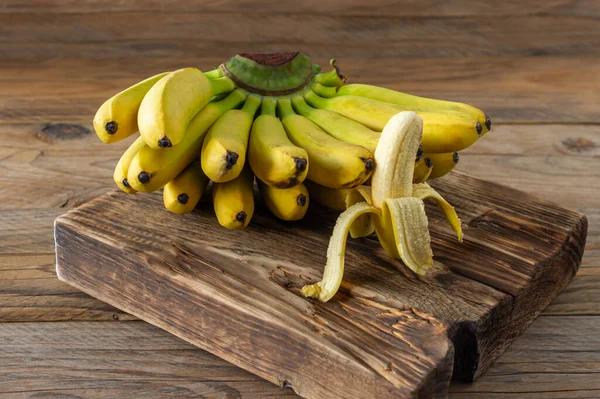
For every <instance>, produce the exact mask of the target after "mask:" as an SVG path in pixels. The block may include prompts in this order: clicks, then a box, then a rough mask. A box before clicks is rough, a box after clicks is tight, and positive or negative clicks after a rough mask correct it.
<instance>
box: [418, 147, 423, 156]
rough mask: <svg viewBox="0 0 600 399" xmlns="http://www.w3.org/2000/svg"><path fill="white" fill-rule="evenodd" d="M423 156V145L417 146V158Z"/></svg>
mask: <svg viewBox="0 0 600 399" xmlns="http://www.w3.org/2000/svg"><path fill="white" fill-rule="evenodd" d="M422 157H423V146H421V145H420V146H419V149H418V150H417V158H418V159H421V158H422Z"/></svg>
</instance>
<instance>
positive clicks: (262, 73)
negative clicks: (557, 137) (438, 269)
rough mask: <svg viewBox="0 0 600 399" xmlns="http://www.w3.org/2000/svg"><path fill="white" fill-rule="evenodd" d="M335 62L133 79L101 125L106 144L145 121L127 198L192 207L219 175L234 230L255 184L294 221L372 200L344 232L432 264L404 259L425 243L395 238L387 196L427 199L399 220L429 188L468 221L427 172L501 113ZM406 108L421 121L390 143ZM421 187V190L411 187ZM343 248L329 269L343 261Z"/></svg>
mask: <svg viewBox="0 0 600 399" xmlns="http://www.w3.org/2000/svg"><path fill="white" fill-rule="evenodd" d="M331 66H332V69H331V70H330V71H328V72H323V73H321V71H320V67H319V66H318V65H315V64H313V63H312V61H311V59H310V58H309V57H308V56H307V55H305V54H303V53H278V54H239V55H236V56H234V57H233V58H232V59H230V60H229V61H227V62H225V63H223V64H221V65H220V66H219V67H218V68H216V69H214V70H211V71H209V72H205V73H203V72H201V71H200V70H198V69H196V68H184V69H180V70H176V71H173V72H165V73H162V74H159V75H156V76H153V77H150V78H148V79H146V80H144V81H142V82H140V83H138V84H136V85H134V86H132V87H130V88H128V89H125V90H124V91H122V92H120V93H118V94H116V95H115V96H114V97H112V98H110V99H108V100H107V101H106V102H105V103H104V104H103V105H102V106H101V107H100V109H99V110H98V112H97V113H96V116H95V117H94V121H93V124H94V129H95V131H96V133H97V135H98V137H99V138H100V139H101V140H102V141H103V142H105V143H114V142H117V141H120V140H123V139H125V138H127V137H129V136H131V135H133V134H135V133H137V132H138V131H139V137H138V138H137V140H135V141H134V142H133V144H132V145H131V146H130V147H129V148H128V149H127V150H126V151H125V153H124V154H123V156H122V157H121V159H120V160H119V162H118V163H117V166H116V168H115V172H114V180H115V183H116V184H117V186H118V187H119V188H120V189H121V190H123V191H124V192H126V193H129V194H132V193H136V192H138V191H139V192H152V191H156V190H159V189H160V188H163V198H164V205H165V207H166V208H167V209H168V210H169V211H171V212H174V213H188V212H191V211H192V210H193V209H194V207H195V206H196V205H197V203H198V201H199V200H200V198H201V196H202V195H203V193H204V192H205V191H206V188H207V186H208V185H209V184H210V183H211V182H212V196H213V206H214V210H215V214H216V216H217V219H218V221H219V223H220V224H221V225H222V226H224V227H226V228H229V229H242V228H244V227H246V226H247V225H248V223H249V222H250V220H251V219H252V215H253V213H254V187H255V184H254V183H255V182H256V186H257V188H258V190H259V191H260V194H261V196H262V198H263V199H264V202H265V203H266V205H267V207H268V208H269V210H270V211H271V212H272V213H273V214H274V215H275V216H276V217H277V218H279V219H282V220H286V221H290V220H298V219H301V218H302V217H303V216H304V215H305V213H306V211H307V209H308V206H309V203H310V199H311V198H312V199H313V200H314V201H315V202H318V203H320V204H322V205H324V206H326V207H329V208H332V209H335V210H339V211H345V210H346V209H347V208H348V207H350V208H352V205H356V203H360V202H366V203H368V204H369V206H374V207H375V208H367V207H366V206H365V204H362V205H361V206H362V207H363V208H361V209H362V210H360V211H359V212H358V213H360V214H356V211H353V212H354V213H352V212H351V216H348V217H346V216H347V215H346V216H344V217H341V218H340V223H342V227H339V228H338V227H336V231H340V232H342V233H339V234H342V235H344V243H345V235H346V234H347V232H348V231H349V232H350V234H351V235H352V236H353V237H362V236H365V235H369V234H372V233H373V232H377V234H378V236H379V238H380V241H381V242H382V245H383V246H384V248H385V249H386V250H387V251H388V252H389V253H390V254H391V255H392V256H394V257H396V258H398V257H399V258H402V259H403V261H404V262H405V263H406V264H407V265H408V266H409V267H411V268H412V269H413V270H415V271H416V272H422V271H423V270H426V269H427V268H428V265H429V263H428V262H429V261H430V259H429V258H430V257H429V258H428V255H427V254H425V255H424V254H423V253H421V255H419V256H420V258H421V261H418V262H417V261H415V260H414V259H412V258H411V257H410V256H408V255H406V254H408V253H409V252H410V251H413V252H414V251H415V248H412V247H411V246H410V245H408V246H407V244H406V243H407V242H409V241H410V240H409V241H407V239H408V238H406V237H405V239H403V240H400V239H394V236H395V235H396V236H397V234H396V233H394V231H395V229H396V228H397V225H399V226H402V223H400V222H398V223H400V224H398V223H393V220H392V219H389V218H388V217H387V216H385V215H388V216H389V215H392V214H394V213H393V212H392V210H391V208H390V209H388V210H387V214H386V213H385V211H386V209H387V208H386V207H385V206H384V202H383V201H384V200H385V201H387V200H388V199H390V201H391V199H395V198H396V197H398V195H400V194H403V195H408V194H410V195H409V196H417V197H418V198H409V199H410V200H413V199H415V200H416V201H413V202H414V203H413V204H412V205H411V206H410V207H406V208H405V209H409V210H411V209H412V210H411V211H410V212H413V216H410V215H408V214H405V215H404V216H398V217H399V219H398V220H401V219H402V217H407V218H410V217H413V218H414V217H416V216H415V215H421V214H422V216H423V217H424V213H423V212H421V211H420V210H419V209H420V208H419V209H417V208H418V206H420V205H418V204H419V203H418V201H420V200H421V199H423V198H426V197H433V198H435V199H437V200H438V203H439V204H440V206H442V208H443V209H445V211H447V212H446V214H447V215H449V216H448V217H449V219H450V220H451V223H452V225H453V227H455V229H456V226H457V225H456V223H458V229H460V223H459V222H457V220H458V218H454V216H456V215H455V214H454V216H452V215H451V214H450V213H449V212H450V211H449V209H452V212H453V208H452V207H451V206H450V205H449V204H447V203H446V202H445V201H444V200H443V199H442V198H441V197H440V196H439V194H437V193H435V192H434V191H433V189H431V187H429V186H428V185H427V184H426V183H425V182H426V181H427V180H429V179H434V178H438V177H441V176H444V175H445V174H447V173H449V172H450V171H451V170H452V169H453V168H454V167H455V166H456V164H457V163H458V161H459V156H458V151H461V150H463V149H465V148H467V147H469V146H470V145H472V144H473V143H475V141H477V139H479V138H480V137H481V136H482V135H484V134H485V133H487V132H488V131H489V130H490V128H491V121H490V119H489V118H488V117H487V116H486V115H485V114H484V113H483V112H482V111H481V110H479V109H477V108H475V107H472V106H470V105H467V104H462V103H457V102H449V101H442V100H435V99H428V98H422V97H417V96H413V95H409V94H405V93H400V92H396V91H393V90H389V89H384V88H381V87H376V86H370V85H365V84H347V82H346V79H345V77H344V76H343V75H342V74H341V73H340V71H339V69H338V68H337V66H336V65H335V61H333V60H332V62H331ZM406 111H409V114H410V115H411V116H410V118H409V119H410V120H411V121H413V122H414V120H415V118H416V119H418V121H420V122H419V123H420V124H419V126H420V128H419V132H418V134H417V133H415V134H412V135H411V134H405V132H404V131H405V130H406V129H404V130H403V129H396V131H397V134H396V133H395V134H390V133H388V134H387V135H388V136H389V137H388V138H387V139H385V140H384V135H385V129H384V128H385V127H386V126H388V123H391V122H390V121H391V120H393V118H394V117H395V116H396V115H398V114H399V113H405V114H406ZM405 118H406V116H405ZM411 118H412V119H411ZM411 123H412V122H411ZM415 123H416V122H415ZM413 124H414V123H413ZM405 128H406V126H405ZM389 129H391V128H389ZM389 129H388V130H389ZM408 130H410V129H408ZM413 130H414V129H413ZM400 131H402V132H400ZM398 132H400V133H398ZM415 137H416V138H415ZM403 140H404V141H406V140H408V141H410V143H412V144H410V145H403V144H402V143H403ZM414 143H416V145H413V144H414ZM401 152H403V153H402V154H400V153H401ZM407 152H408V153H409V154H408V155H407ZM378 153H379V154H380V155H379V156H377V154H378ZM381 154H387V155H385V156H384V155H381ZM407 159H409V160H410V161H409V162H410V165H408V164H406V162H407V161H406V160H407ZM394 168H396V169H397V170H396V169H394ZM374 171H375V172H374ZM407 174H410V176H409V178H408V179H409V181H408V182H407V181H406V179H407V177H406V176H407ZM372 175H373V176H372ZM377 176H379V177H377ZM413 183H414V184H415V187H420V188H419V189H418V190H417V191H418V193H420V194H419V195H417V194H414V193H413V192H412V191H411V190H412V189H410V190H409V189H408V188H407V187H408V186H407V184H413ZM371 185H372V190H373V191H372V192H371V191H370V190H371ZM402 187H404V188H402ZM407 190H408V191H407ZM419 190H420V191H419ZM384 194H385V195H384ZM388 194H389V195H388ZM394 195H395V196H394ZM404 199H405V198H402V200H404ZM409 202H410V201H409ZM387 203H388V202H385V204H387ZM389 203H390V204H396V202H389ZM382 206H383V208H382ZM386 206H387V205H386ZM390 206H391V205H390ZM415 206H416V207H417V208H414V207H415ZM373 209H375V211H373ZM415 209H416V210H415ZM397 211H398V212H397V214H398V215H401V213H402V212H401V211H400V208H398V209H397ZM372 212H375V213H376V214H377V215H379V216H377V215H375V216H373V215H370V213H372ZM382 212H383V213H382ZM423 217H421V216H418V217H416V219H415V220H417V221H418V223H416V224H414V223H413V224H414V225H415V226H417V227H416V228H415V229H416V230H419V231H420V233H418V234H421V236H420V238H419V237H417V238H416V240H417V241H418V242H421V243H422V246H423V247H424V248H425V247H427V248H429V241H428V237H429V236H428V231H427V223H426V218H425V219H424V220H425V222H424V223H425V224H424V225H425V231H427V237H426V238H427V239H425V236H424V235H423V234H424V233H423V220H422V219H423ZM344 220H345V222H344ZM407 220H408V219H407ZM349 221H350V222H349ZM343 226H346V228H345V227H343ZM405 227H406V225H405ZM415 234H417V233H415ZM334 236H336V234H334ZM396 238H398V237H396ZM409 238H410V237H409ZM459 239H460V234H459ZM395 243H397V245H398V247H397V248H395V246H396V244H395ZM401 245H404V249H402V248H400V246H401ZM332 246H333V248H337V250H336V251H337V252H336V253H337V254H338V255H339V250H340V248H342V249H343V247H344V246H345V244H341V238H339V237H338V238H336V239H335V240H333V238H332V242H331V245H330V249H331V248H332ZM407 251H408V252H407ZM334 252H335V251H334ZM430 252H431V251H430V249H429V252H428V253H430ZM415 253H416V252H415ZM403 254H404V255H406V256H404V255H403ZM341 256H342V260H341V261H339V259H338V258H339V256H338V258H336V259H338V260H337V261H335V262H333V263H336V262H337V263H336V264H338V266H337V267H333V268H331V267H330V269H331V270H338V271H339V263H340V262H341V263H342V264H343V252H342V255H341ZM419 256H417V258H418V257H419ZM419 262H420V263H419ZM423 262H425V263H423ZM328 265H329V263H328ZM336 268H337V269H336ZM342 270H343V266H342ZM334 274H335V273H334ZM338 274H339V273H338ZM337 278H338V277H336V278H335V279H337ZM339 279H340V281H341V277H339ZM325 280H326V279H324V281H325ZM324 285H328V284H324ZM329 285H331V284H329ZM338 286H339V284H338ZM319 287H321V286H318V287H317V285H314V286H312V288H310V289H309V288H307V289H306V290H305V294H307V295H312V296H318V297H320V298H321V299H322V300H327V299H328V298H329V297H331V295H333V294H332V292H333V293H335V291H336V290H337V288H335V289H332V288H331V287H335V284H333V286H330V287H329V288H328V289H325V290H321V288H319ZM321 291H322V292H321Z"/></svg>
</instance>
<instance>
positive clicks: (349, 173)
mask: <svg viewBox="0 0 600 399" xmlns="http://www.w3.org/2000/svg"><path fill="white" fill-rule="evenodd" d="M277 106H278V109H279V114H280V117H281V121H282V123H283V126H284V128H285V131H286V133H287V135H288V137H289V139H290V141H291V142H292V143H294V144H295V145H297V146H298V147H302V148H304V149H305V150H306V152H307V153H308V158H309V161H310V168H309V169H308V174H307V176H308V178H309V179H311V180H312V181H314V182H316V183H319V184H321V185H323V186H327V187H332V188H350V187H355V186H357V185H359V184H361V183H362V182H364V181H365V180H367V179H368V178H369V176H370V175H371V172H372V171H373V169H374V167H375V164H374V162H373V154H372V153H371V152H370V151H369V150H367V149H366V148H364V147H361V146H357V145H353V144H348V143H344V142H343V141H340V140H337V139H335V138H333V137H332V136H330V135H328V134H327V133H325V132H324V131H323V130H321V129H320V128H319V127H318V126H317V125H315V124H314V123H313V122H311V121H310V120H309V119H307V118H305V117H304V116H301V115H297V114H296V113H295V112H294V110H293V109H292V103H291V101H290V100H288V99H281V100H279V101H278V103H277Z"/></svg>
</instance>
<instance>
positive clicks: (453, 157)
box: [452, 152, 460, 163]
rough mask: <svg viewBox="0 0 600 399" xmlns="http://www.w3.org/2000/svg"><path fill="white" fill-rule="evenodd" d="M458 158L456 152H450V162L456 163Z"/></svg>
mask: <svg viewBox="0 0 600 399" xmlns="http://www.w3.org/2000/svg"><path fill="white" fill-rule="evenodd" d="M459 160H460V157H459V156H458V152H455V153H454V154H452V162H454V163H458V161H459Z"/></svg>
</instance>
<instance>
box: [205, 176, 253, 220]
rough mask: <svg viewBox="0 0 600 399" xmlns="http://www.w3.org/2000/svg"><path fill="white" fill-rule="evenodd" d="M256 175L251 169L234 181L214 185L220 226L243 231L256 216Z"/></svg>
mask: <svg viewBox="0 0 600 399" xmlns="http://www.w3.org/2000/svg"><path fill="white" fill-rule="evenodd" d="M253 186H254V175H253V174H252V171H251V170H250V168H249V167H245V168H244V169H243V170H242V173H240V174H239V176H238V177H236V178H235V179H233V180H230V181H227V182H225V183H213V186H212V193H213V205H214V208H215V214H216V215H217V220H218V221H219V224H220V225H221V226H223V227H226V228H228V229H232V230H240V229H243V228H244V227H246V226H247V225H248V223H250V219H252V215H253V214H254V196H253Z"/></svg>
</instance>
